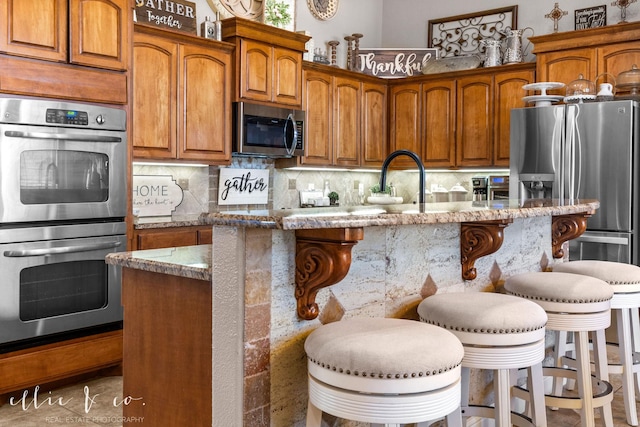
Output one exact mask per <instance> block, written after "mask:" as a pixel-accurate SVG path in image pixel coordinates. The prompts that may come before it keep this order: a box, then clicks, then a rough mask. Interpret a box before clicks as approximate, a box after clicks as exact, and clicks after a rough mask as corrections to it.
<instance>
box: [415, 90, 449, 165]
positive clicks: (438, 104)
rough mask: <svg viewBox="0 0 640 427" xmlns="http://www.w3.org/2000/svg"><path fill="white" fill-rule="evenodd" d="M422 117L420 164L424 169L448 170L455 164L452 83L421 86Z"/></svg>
mask: <svg viewBox="0 0 640 427" xmlns="http://www.w3.org/2000/svg"><path fill="white" fill-rule="evenodd" d="M422 105H423V112H424V115H423V117H422V123H423V124H422V126H423V129H424V130H423V132H422V133H423V141H424V142H423V149H422V162H423V163H424V165H425V166H427V167H450V166H454V165H455V161H456V136H455V135H456V133H455V130H456V128H455V126H456V82H455V80H452V79H446V80H442V81H429V82H425V83H423V84H422Z"/></svg>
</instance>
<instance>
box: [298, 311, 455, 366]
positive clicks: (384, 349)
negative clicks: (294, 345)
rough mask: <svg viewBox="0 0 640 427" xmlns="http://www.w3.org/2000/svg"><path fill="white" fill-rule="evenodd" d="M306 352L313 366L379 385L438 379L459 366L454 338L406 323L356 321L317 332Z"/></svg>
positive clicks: (430, 327) (434, 328)
mask: <svg viewBox="0 0 640 427" xmlns="http://www.w3.org/2000/svg"><path fill="white" fill-rule="evenodd" d="M304 349H305V351H306V353H307V358H308V360H309V362H310V363H313V364H315V365H318V366H321V367H322V368H326V369H328V370H331V371H333V372H335V373H340V374H343V375H346V376H353V377H365V378H366V377H368V378H378V379H414V378H419V377H427V376H434V375H438V374H442V373H444V372H447V371H450V370H454V369H456V368H458V367H459V366H460V363H461V361H462V357H463V355H464V350H463V348H462V344H461V343H460V341H459V340H458V339H457V338H456V337H455V335H453V334H451V333H450V332H448V331H446V330H445V329H442V328H438V327H435V326H432V325H427V324H425V323H421V322H416V321H413V320H405V319H390V318H354V319H346V320H341V321H339V322H334V323H329V324H327V325H323V326H321V327H320V328H318V329H316V330H315V331H313V332H312V333H311V334H310V335H309V336H308V337H307V339H306V341H305V344H304Z"/></svg>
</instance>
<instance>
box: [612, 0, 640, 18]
mask: <svg viewBox="0 0 640 427" xmlns="http://www.w3.org/2000/svg"><path fill="white" fill-rule="evenodd" d="M636 1H637V0H616V1H614V2H613V3H611V6H618V7H619V8H620V19H622V20H621V21H620V22H618V23H619V24H622V23H624V22H627V8H628V7H629V5H630V4H631V3H635V2H636Z"/></svg>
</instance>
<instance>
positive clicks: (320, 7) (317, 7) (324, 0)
mask: <svg viewBox="0 0 640 427" xmlns="http://www.w3.org/2000/svg"><path fill="white" fill-rule="evenodd" d="M307 6H308V7H309V10H310V11H311V14H312V15H313V16H314V17H315V18H316V19H319V20H321V21H326V20H328V19H331V18H333V16H334V15H335V14H336V12H337V11H338V0H307Z"/></svg>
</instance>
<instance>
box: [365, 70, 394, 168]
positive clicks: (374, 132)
mask: <svg viewBox="0 0 640 427" xmlns="http://www.w3.org/2000/svg"><path fill="white" fill-rule="evenodd" d="M361 110H362V114H361V118H362V125H361V128H362V130H361V138H360V150H361V152H360V164H361V165H362V166H372V167H378V166H382V163H383V162H384V159H385V158H386V157H387V154H388V151H389V150H388V143H387V141H388V139H387V84H386V83H380V84H377V83H370V82H364V83H363V85H362V106H361Z"/></svg>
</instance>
